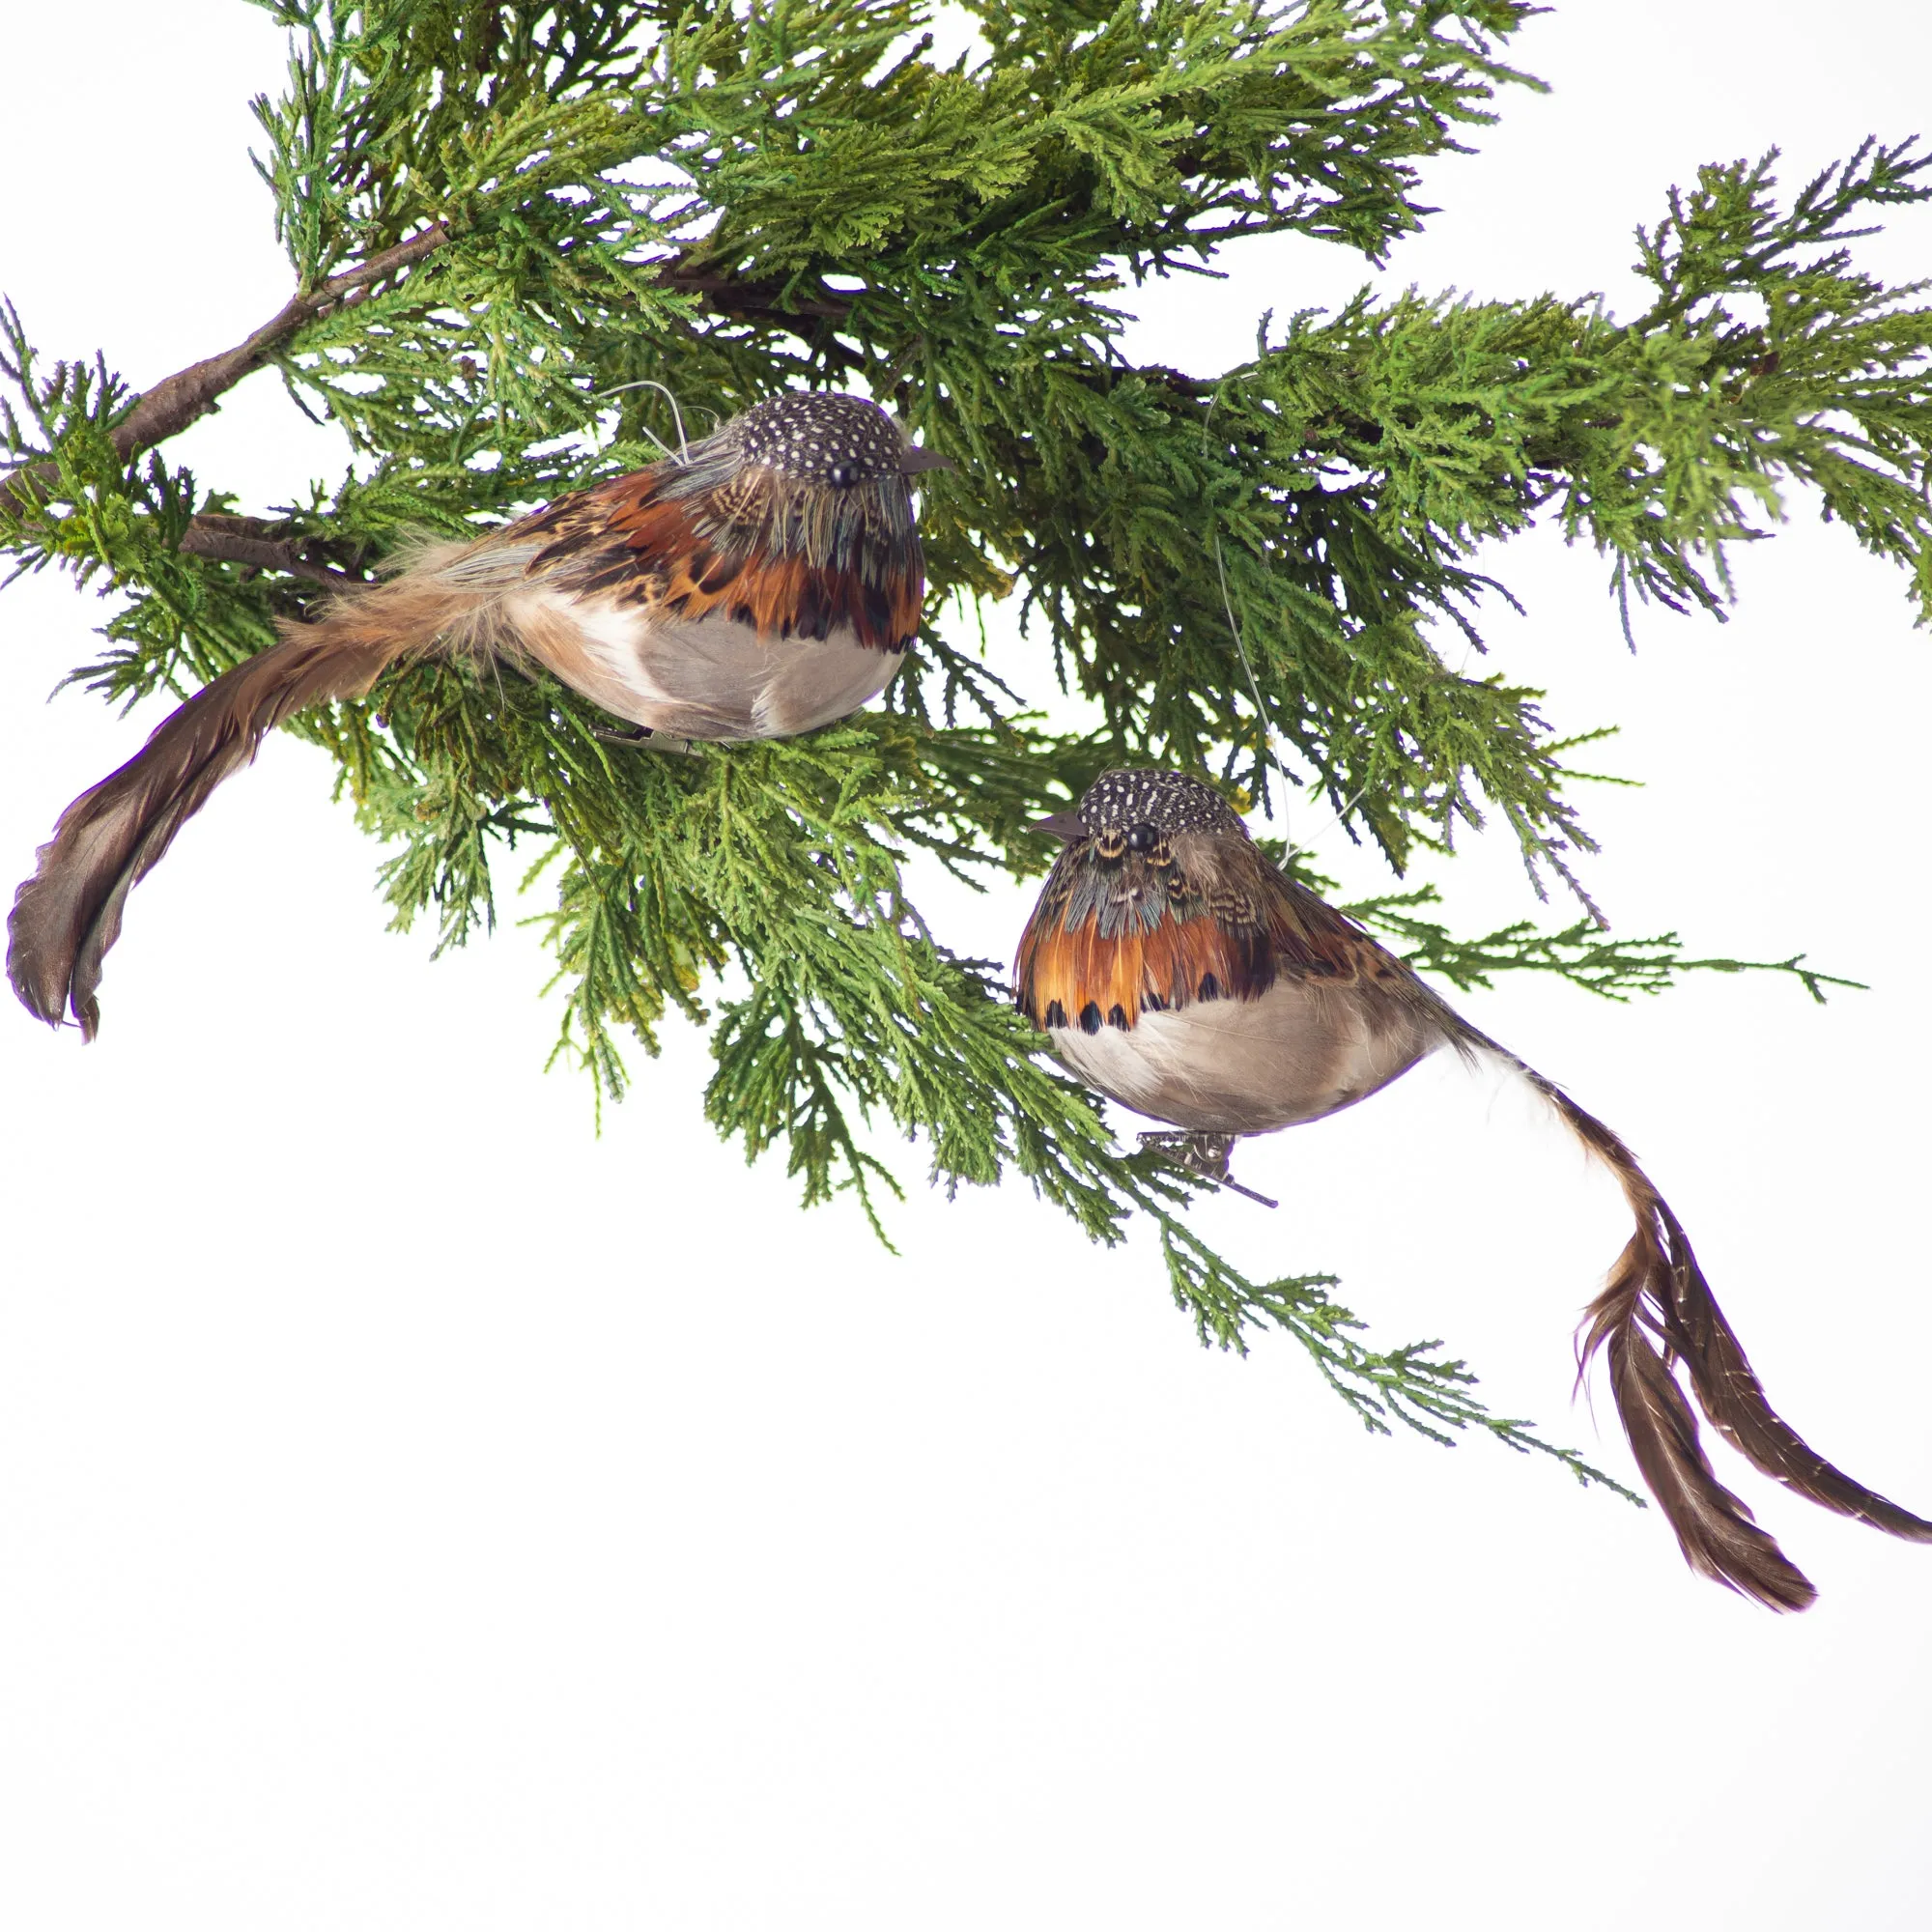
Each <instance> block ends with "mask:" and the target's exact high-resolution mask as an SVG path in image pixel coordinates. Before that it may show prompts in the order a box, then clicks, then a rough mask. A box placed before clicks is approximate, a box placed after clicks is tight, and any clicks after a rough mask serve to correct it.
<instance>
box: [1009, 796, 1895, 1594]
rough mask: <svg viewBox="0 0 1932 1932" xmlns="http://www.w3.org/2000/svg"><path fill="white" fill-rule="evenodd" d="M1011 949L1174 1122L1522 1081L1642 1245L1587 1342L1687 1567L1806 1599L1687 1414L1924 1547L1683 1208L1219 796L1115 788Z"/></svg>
mask: <svg viewBox="0 0 1932 1932" xmlns="http://www.w3.org/2000/svg"><path fill="white" fill-rule="evenodd" d="M1050 823H1051V825H1052V829H1054V830H1056V831H1058V832H1060V833H1061V834H1062V836H1065V837H1067V838H1069V843H1068V845H1067V847H1066V849H1065V851H1064V852H1063V853H1062V854H1061V856H1060V858H1059V860H1058V861H1057V862H1056V863H1055V865H1054V867H1053V869H1052V871H1051V872H1050V873H1049V874H1048V876H1047V880H1046V883H1045V885H1044V887H1043V888H1042V890H1041V893H1040V896H1039V900H1038V903H1037V905H1036V906H1035V908H1034V912H1033V916H1032V918H1031V919H1030V920H1029V921H1028V923H1027V926H1026V930H1025V932H1024V933H1023V934H1022V936H1021V940H1020V948H1019V955H1018V961H1017V965H1016V969H1015V980H1016V991H1017V999H1018V1004H1019V1006H1020V1008H1021V1009H1022V1010H1023V1011H1024V1012H1025V1013H1026V1014H1027V1015H1028V1017H1029V1018H1031V1019H1032V1020H1033V1021H1034V1023H1035V1024H1036V1025H1037V1026H1039V1027H1042V1028H1043V1029H1045V1031H1046V1032H1047V1034H1048V1037H1050V1038H1051V1039H1052V1040H1053V1042H1054V1048H1055V1051H1056V1052H1057V1053H1058V1054H1059V1055H1060V1056H1061V1058H1062V1059H1063V1060H1065V1062H1066V1064H1067V1065H1069V1066H1070V1067H1071V1068H1072V1069H1073V1070H1074V1071H1075V1072H1077V1073H1079V1074H1080V1075H1081V1076H1082V1077H1083V1078H1085V1079H1086V1080H1088V1081H1089V1083H1090V1084H1092V1085H1093V1086H1095V1087H1097V1088H1098V1089H1099V1090H1100V1091H1101V1092H1102V1093H1105V1094H1110V1095H1112V1096H1113V1097H1114V1098H1116V1099H1118V1100H1121V1101H1122V1102H1123V1103H1124V1104H1126V1105H1128V1106H1131V1107H1134V1108H1137V1109H1138V1110H1140V1111H1141V1112H1144V1113H1148V1114H1151V1115H1152V1116H1153V1117H1154V1118H1155V1119H1157V1120H1163V1121H1168V1122H1172V1123H1174V1124H1175V1125H1176V1126H1179V1127H1183V1128H1186V1129H1189V1130H1191V1131H1197V1132H1208V1133H1258V1132H1269V1131H1272V1130H1273V1129H1275V1128H1278V1127H1282V1126H1287V1125H1293V1124H1294V1123H1296V1122H1303V1121H1309V1120H1316V1119H1320V1118H1321V1117H1322V1116H1323V1115H1325V1114H1329V1113H1333V1112H1335V1111H1337V1110H1338V1109H1340V1108H1342V1107H1345V1106H1349V1105H1350V1104H1352V1103H1353V1102H1354V1101H1355V1100H1358V1099H1360V1098H1362V1097H1364V1095H1365V1094H1369V1093H1373V1092H1374V1091H1376V1089H1377V1088H1378V1087H1380V1086H1383V1085H1386V1084H1387V1083H1388V1082H1389V1081H1391V1080H1394V1079H1396V1078H1398V1077H1399V1076H1400V1075H1401V1074H1402V1073H1404V1072H1406V1070H1407V1068H1408V1067H1410V1066H1412V1065H1414V1064H1415V1063H1416V1062H1417V1061H1418V1060H1420V1059H1421V1058H1423V1056H1424V1055H1426V1054H1427V1053H1428V1052H1430V1051H1431V1050H1432V1049H1434V1048H1435V1047H1438V1046H1445V1045H1446V1046H1450V1047H1453V1048H1454V1049H1455V1050H1456V1051H1457V1052H1458V1053H1460V1054H1462V1055H1463V1057H1464V1058H1465V1059H1474V1058H1476V1057H1477V1056H1479V1055H1483V1056H1492V1057H1493V1058H1494V1059H1496V1060H1497V1061H1499V1062H1500V1063H1501V1064H1502V1065H1504V1066H1505V1067H1507V1068H1508V1069H1510V1070H1511V1071H1512V1072H1513V1073H1515V1074H1517V1075H1519V1076H1520V1077H1521V1078H1522V1079H1524V1080H1526V1081H1528V1083H1529V1084H1530V1086H1531V1087H1532V1088H1533V1089H1534V1090H1535V1091H1536V1092H1537V1093H1538V1094H1541V1095H1542V1096H1543V1098H1544V1099H1545V1100H1546V1101H1547V1102H1548V1105H1549V1106H1550V1107H1551V1108H1552V1109H1553V1110H1554V1111H1555V1114H1556V1116H1557V1118H1558V1119H1559V1120H1560V1121H1562V1122H1563V1123H1564V1125H1565V1126H1566V1127H1567V1128H1568V1129H1569V1131H1570V1132H1571V1133H1573V1134H1574V1135H1575V1136H1576V1137H1577V1140H1578V1141H1579V1142H1580V1143H1581V1144H1582V1146H1583V1148H1584V1149H1585V1150H1586V1151H1587V1152H1588V1153H1589V1154H1590V1155H1591V1157H1592V1158H1593V1159H1595V1160H1597V1161H1598V1162H1600V1163H1601V1164H1602V1165H1603V1166H1604V1167H1605V1168H1606V1169H1607V1170H1608V1171H1609V1173H1610V1174H1611V1175H1612V1176H1614V1177H1615V1179H1616V1181H1617V1184H1618V1186H1619V1187H1620V1188H1621V1189H1622V1191H1623V1195H1624V1199H1625V1201H1626V1202H1627V1203H1628V1204H1629V1207H1630V1210H1631V1216H1632V1221H1633V1224H1634V1226H1633V1231H1632V1234H1631V1237H1630V1240H1629V1242H1628V1243H1627V1244H1626V1246H1625V1248H1624V1250H1623V1253H1622V1254H1621V1255H1620V1256H1619V1258H1618V1260H1617V1263H1616V1265H1615V1267H1614V1268H1613V1269H1612V1270H1611V1271H1610V1274H1609V1276H1608V1278H1607V1280H1606V1282H1605V1286H1604V1289H1603V1291H1602V1292H1601V1293H1599V1294H1598V1295H1597V1297H1596V1299H1595V1300H1594V1301H1593V1302H1592V1303H1591V1304H1590V1306H1589V1309H1588V1310H1587V1312H1586V1314H1585V1318H1584V1326H1583V1328H1582V1329H1580V1330H1579V1340H1578V1348H1577V1374H1578V1378H1579V1379H1580V1378H1581V1377H1582V1375H1583V1374H1584V1373H1585V1372H1586V1371H1587V1368H1588V1365H1589V1363H1590V1361H1591V1359H1592V1358H1593V1357H1594V1356H1595V1355H1597V1354H1598V1353H1599V1352H1602V1353H1603V1354H1604V1355H1605V1359H1606V1361H1607V1365H1608V1370H1609V1378H1610V1386H1611V1390H1612V1393H1613V1394H1614V1396H1615V1399H1616V1405H1617V1413H1618V1417H1619V1419H1620V1420H1621V1422H1622V1424H1623V1427H1624V1432H1625V1434H1626V1435H1628V1437H1629V1439H1630V1444H1631V1450H1632V1453H1633V1455H1634V1457H1635V1459H1636V1463H1637V1466H1638V1468H1639V1469H1640V1470H1641V1471H1642V1474H1643V1479H1644V1482H1645V1484H1646V1486H1647V1487H1648V1488H1649V1490H1650V1492H1651V1494H1652V1495H1653V1496H1654V1497H1655V1498H1656V1499H1657V1503H1658V1506H1659V1507H1660V1509H1661V1510H1662V1513H1663V1516H1664V1518H1665V1520H1667V1521H1668V1522H1669V1524H1670V1526H1671V1528H1672V1529H1673V1530H1674V1531H1675V1532H1676V1536H1677V1541H1678V1544H1679V1546H1680V1547H1681V1548H1682V1549H1683V1552H1684V1556H1685V1559H1686V1561H1687V1562H1688V1563H1689V1564H1690V1567H1691V1568H1692V1569H1693V1570H1695V1571H1696V1572H1698V1573H1699V1574H1700V1575H1702V1576H1706V1577H1713V1578H1715V1579H1716V1580H1717V1581H1719V1582H1720V1583H1723V1584H1724V1585H1726V1586H1727V1587H1728V1588H1731V1589H1733V1590H1737V1591H1739V1592H1740V1593H1742V1594H1743V1595H1745V1596H1747V1597H1749V1598H1751V1599H1753V1600H1754V1601H1756V1602H1758V1603H1760V1604H1764V1605H1768V1606H1770V1607H1771V1608H1773V1609H1778V1610H1800V1609H1804V1607H1805V1606H1806V1605H1809V1604H1810V1603H1811V1602H1812V1600H1813V1598H1814V1596H1815V1594H1816V1593H1815V1592H1814V1590H1813V1589H1812V1587H1811V1584H1810V1583H1809V1581H1808V1580H1807V1579H1806V1578H1805V1577H1804V1575H1803V1574H1802V1573H1801V1572H1800V1571H1799V1570H1798V1569H1797V1568H1795V1567H1794V1566H1793V1564H1792V1563H1791V1562H1790V1560H1789V1559H1788V1558H1787V1557H1786V1556H1785V1554H1784V1552H1783V1551H1782V1550H1781V1549H1780V1548H1778V1546H1777V1544H1776V1540H1775V1539H1774V1538H1773V1537H1772V1536H1771V1535H1770V1534H1769V1533H1768V1532H1767V1531H1765V1530H1763V1529H1761V1528H1760V1527H1759V1526H1758V1525H1757V1523H1756V1522H1755V1520H1753V1519H1752V1517H1751V1513H1750V1511H1749V1510H1748V1509H1747V1507H1746V1506H1745V1504H1744V1503H1743V1502H1742V1501H1741V1500H1740V1499H1739V1498H1738V1497H1737V1496H1736V1495H1734V1494H1733V1493H1732V1492H1730V1491H1729V1490H1728V1489H1726V1488H1725V1487H1724V1485H1723V1484H1722V1483H1721V1482H1720V1481H1719V1479H1718V1475H1717V1472H1716V1470H1715V1469H1714V1468H1713V1467H1712V1465H1711V1461H1710V1458H1709V1457H1708V1455H1707V1454H1706V1453H1705V1450H1704V1446H1703V1443H1702V1441H1701V1440H1700V1439H1699V1435H1698V1426H1697V1419H1696V1415H1695V1413H1694V1412H1693V1410H1692V1408H1691V1406H1690V1401H1689V1400H1688V1399H1687V1397H1686V1394H1685V1391H1684V1389H1683V1388H1682V1386H1680V1384H1679V1382H1678V1380H1677V1378H1676V1376H1675V1374H1674V1373H1673V1370H1674V1366H1675V1364H1677V1363H1679V1362H1682V1363H1683V1365H1684V1367H1685V1369H1686V1371H1687V1372H1688V1375H1689V1378H1690V1388H1691V1390H1692V1392H1694V1394H1695V1396H1696V1400H1697V1406H1699V1407H1700V1408H1702V1410H1703V1411H1704V1413H1705V1415H1706V1416H1707V1417H1708V1418H1709V1419H1710V1420H1711V1422H1712V1423H1713V1424H1714V1425H1715V1426H1716V1427H1717V1429H1718V1430H1719V1433H1720V1434H1721V1435H1723V1436H1724V1438H1725V1439H1726V1440H1727V1441H1728V1442H1730V1443H1731V1445H1732V1446H1733V1447H1734V1448H1736V1449H1737V1450H1738V1451H1739V1452H1740V1453H1741V1454H1742V1455H1743V1456H1745V1457H1746V1458H1747V1460H1748V1461H1749V1462H1750V1463H1751V1464H1752V1465H1753V1466H1754V1467H1756V1468H1757V1469H1759V1470H1761V1471H1763V1473H1765V1474H1766V1475H1768V1476H1772V1477H1774V1478H1775V1479H1776V1480H1777V1481H1778V1482H1780V1483H1783V1484H1784V1485H1785V1486H1786V1487H1787V1488H1789V1489H1791V1490H1794V1491H1795V1492H1797V1493H1798V1494H1800V1495H1802V1496H1804V1497H1806V1498H1808V1499H1809V1500H1810V1501H1812V1502H1815V1503H1818V1504H1821V1505H1822V1506H1823V1507H1824V1508H1826V1509H1830V1510H1834V1511H1836V1512H1838V1513H1839V1514H1840V1515H1843V1516H1849V1517H1855V1518H1857V1519H1858V1520H1860V1521H1861V1522H1868V1523H1870V1524H1872V1525H1873V1526H1874V1527H1875V1528H1878V1529H1883V1530H1886V1531H1888V1532H1889V1534H1891V1535H1893V1536H1899V1537H1904V1538H1907V1539H1909V1540H1911V1541H1913V1542H1920V1543H1923V1542H1932V1522H1927V1521H1925V1520H1923V1519H1921V1518H1919V1517H1917V1516H1915V1515H1913V1514H1912V1513H1911V1512H1910V1511H1909V1510H1905V1509H1902V1508H1900V1507H1899V1505H1898V1504H1896V1503H1893V1502H1891V1501H1889V1500H1888V1499H1887V1498H1886V1497H1884V1496H1882V1495H1880V1494H1878V1493H1877V1492H1875V1491H1873V1490H1869V1489H1867V1488H1865V1486H1864V1485H1863V1484H1861V1483H1859V1482H1856V1481H1854V1480H1853V1479H1852V1478H1851V1477H1850V1476H1847V1475H1846V1474H1845V1473H1844V1471H1843V1470H1841V1469H1839V1468H1837V1467H1836V1466H1834V1465H1833V1463H1828V1462H1827V1461H1826V1460H1825V1459H1824V1458H1823V1457H1822V1456H1820V1455H1819V1454H1818V1453H1817V1451H1816V1450H1814V1449H1812V1448H1811V1447H1810V1445H1809V1444H1808V1443H1806V1442H1805V1441H1804V1439H1803V1437H1801V1436H1800V1435H1798V1433H1797V1431H1796V1430H1794V1429H1793V1428H1792V1427H1791V1426H1790V1424H1788V1423H1787V1422H1786V1421H1785V1420H1784V1419H1783V1418H1782V1417H1781V1416H1780V1415H1779V1414H1778V1413H1777V1412H1776V1409H1774V1408H1773V1407H1772V1406H1771V1403H1770V1401H1769V1399H1768V1398H1767V1397H1766V1395H1765V1392H1764V1388H1763V1385H1762V1384H1761V1383H1760V1382H1759V1380H1758V1378H1757V1377H1756V1375H1755V1374H1754V1373H1753V1372H1752V1370H1751V1366H1750V1363H1749V1361H1748V1360H1747V1358H1746V1355H1745V1352H1744V1350H1743V1348H1742V1347H1741V1345H1740V1344H1739V1342H1738V1339H1737V1336H1736V1334H1735V1333H1734V1332H1733V1330H1732V1328H1731V1325H1730V1323H1729V1322H1728V1321H1726V1320H1725V1318H1724V1314H1723V1311H1722V1309H1720V1308H1719V1305H1718V1301H1717V1297H1716V1296H1715V1295H1714V1294H1713V1293H1712V1292H1711V1286H1710V1283H1709V1282H1708V1281H1707V1280H1706V1279H1705V1277H1704V1272H1703V1269H1702V1268H1701V1267H1700V1266H1699V1265H1698V1262H1697V1258H1696V1255H1695V1254H1694V1253H1693V1252H1692V1250H1691V1247H1690V1240H1689V1238H1688V1237H1687V1236H1686V1235H1685V1233H1684V1229H1683V1227H1682V1225H1681V1224H1680V1223H1679V1221H1678V1219H1677V1217H1676V1215H1675V1214H1674V1213H1673V1212H1672V1211H1671V1208H1670V1206H1669V1204H1668V1203H1667V1202H1666V1201H1665V1200H1664V1199H1663V1197H1662V1195H1661V1194H1660V1193H1659V1192H1658V1191H1657V1189H1656V1187H1655V1186H1654V1185H1653V1184H1652V1183H1651V1181H1650V1179H1649V1177H1648V1176H1646V1175H1645V1174H1644V1172H1643V1170H1642V1169H1641V1168H1640V1167H1639V1166H1638V1165H1637V1162H1636V1159H1635V1156H1634V1154H1633V1153H1632V1152H1631V1151H1630V1149H1629V1148H1628V1147H1626V1146H1625V1145H1624V1143H1623V1141H1622V1140H1620V1139H1619V1138H1618V1137H1617V1135H1615V1134H1614V1133H1612V1132H1611V1131H1610V1129H1609V1128H1608V1127H1606V1126H1605V1124H1604V1123H1603V1122H1601V1121H1599V1120H1597V1119H1596V1118H1595V1117H1594V1116H1593V1115H1591V1114H1588V1113H1585V1112H1584V1110H1583V1109H1582V1108H1581V1107H1579V1106H1578V1105H1577V1103H1576V1102H1575V1101H1574V1100H1572V1099H1571V1098H1570V1096H1569V1095H1568V1094H1565V1093H1564V1092H1563V1091H1562V1090H1561V1089H1560V1088H1558V1087H1556V1086H1555V1085H1553V1084H1552V1083H1551V1082H1550V1081H1548V1080H1546V1079H1545V1078H1544V1077H1543V1076H1542V1075H1541V1074H1540V1073H1538V1072H1537V1071H1536V1070H1535V1069H1534V1068H1533V1067H1531V1066H1529V1065H1525V1064H1524V1063H1523V1062H1522V1061H1520V1060H1519V1059H1517V1058H1516V1056H1515V1055H1514V1054H1511V1053H1509V1052H1507V1051H1506V1050H1505V1049H1504V1048H1502V1047H1500V1046H1498V1045H1497V1044H1496V1042H1495V1041H1494V1040H1492V1039H1491V1038H1490V1037H1488V1036H1487V1035H1485V1034H1482V1033H1479V1032H1478V1031H1477V1030H1476V1029H1475V1028H1474V1027H1472V1026H1470V1025H1469V1024H1468V1023H1467V1022H1466V1021H1464V1020H1463V1018H1462V1017H1461V1016H1460V1015H1459V1014H1458V1013H1456V1012H1455V1010H1454V1009H1452V1008H1450V1007H1449V1006H1448V1005H1447V1004H1446V1003H1445V1002H1444V1001H1442V1000H1441V999H1440V998H1438V997H1437V996H1436V994H1435V993H1434V992H1433V991H1431V990H1430V988H1429V987H1427V986H1426V985H1424V984H1423V982H1422V981H1421V980H1419V979H1417V978H1416V976H1415V975H1414V974H1413V973H1412V972H1410V971H1409V969H1408V968H1407V967H1406V965H1404V964H1403V962H1402V961H1400V960H1399V959H1396V958H1395V957H1393V956H1392V955H1391V954H1390V953H1389V952H1386V951H1385V950H1384V949H1383V948H1382V947H1381V946H1379V945H1378V943H1377V942H1376V941H1375V940H1374V939H1373V938H1372V937H1371V936H1370V935H1369V934H1368V933H1366V932H1365V931H1363V930H1362V928H1361V927H1360V926H1358V925H1356V924H1355V923H1353V922H1352V921H1351V920H1350V919H1348V918H1347V917H1346V916H1345V915H1344V914H1342V913H1340V912H1337V911H1336V910H1335V908H1334V907H1332V906H1330V905H1327V904H1326V903H1324V902H1323V901H1322V900H1321V899H1320V898H1318V897H1317V896H1316V895H1314V894H1313V893H1311V892H1309V891H1307V890H1306V889H1305V888H1304V887H1302V886H1301V885H1299V884H1297V883H1296V882H1295V881H1293V880H1292V879H1290V878H1288V877H1287V876H1286V875H1285V874H1283V873H1282V872H1280V871H1279V870H1278V869H1277V868H1276V867H1273V866H1271V865H1269V864H1268V863H1267V861H1266V860H1265V859H1264V857H1263V856H1262V854H1261V853H1260V852H1259V851H1258V850H1257V849H1256V848H1255V846H1254V845H1253V843H1252V842H1251V841H1250V839H1249V838H1248V837H1247V834H1246V831H1245V830H1244V829H1243V828H1242V826H1241V824H1240V822H1239V820H1238V819H1236V817H1235V816H1234V814H1233V813H1232V812H1231V811H1229V810H1228V809H1227V807H1226V806H1225V804H1223V803H1222V801H1221V800H1220V799H1219V797H1218V795H1217V794H1215V793H1213V792H1212V791H1211V790H1210V789H1209V788H1208V786H1206V785H1203V784H1201V783H1200V782H1199V781H1194V780H1190V779H1186V778H1184V777H1182V776H1180V775H1179V774H1176V773H1166V772H1115V773H1108V774H1106V775H1104V776H1103V777H1102V778H1101V779H1100V780H1099V781H1098V782H1097V783H1096V784H1095V785H1094V788H1093V790H1092V791H1090V792H1089V793H1088V795H1087V797H1086V798H1084V799H1083V800H1082V801H1081V804H1080V808H1079V810H1078V812H1077V813H1075V814H1070V815H1067V816H1065V817H1063V818H1060V819H1056V820H1054V821H1051V822H1050Z"/></svg>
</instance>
